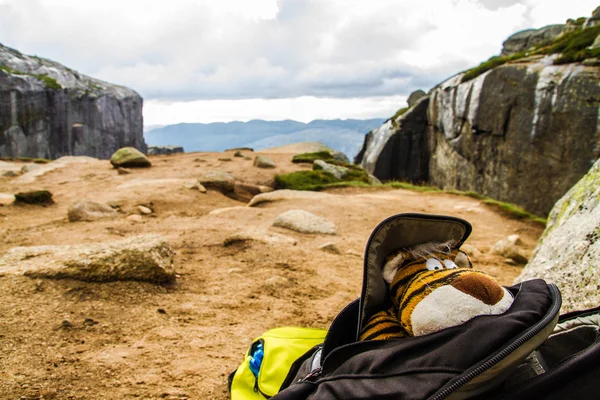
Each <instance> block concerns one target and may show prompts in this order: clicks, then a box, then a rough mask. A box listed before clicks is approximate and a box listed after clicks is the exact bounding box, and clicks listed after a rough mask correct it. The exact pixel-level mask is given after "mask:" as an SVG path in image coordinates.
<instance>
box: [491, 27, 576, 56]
mask: <svg viewBox="0 0 600 400" xmlns="http://www.w3.org/2000/svg"><path fill="white" fill-rule="evenodd" d="M564 28H565V25H548V26H545V27H543V28H540V29H526V30H524V31H520V32H517V33H515V34H514V35H512V36H510V37H509V38H508V39H506V41H505V42H504V43H503V44H502V45H503V47H502V53H501V55H503V56H510V55H513V54H516V53H520V52H522V51H525V50H528V49H530V48H532V47H535V46H539V45H546V44H549V43H550V42H552V40H554V39H555V38H556V37H557V36H558V35H560V34H561V33H562V32H563V29H564Z"/></svg>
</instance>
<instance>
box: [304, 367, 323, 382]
mask: <svg viewBox="0 0 600 400" xmlns="http://www.w3.org/2000/svg"><path fill="white" fill-rule="evenodd" d="M322 372H323V369H322V368H321V367H319V368H317V369H315V370H314V371H310V373H309V374H308V375H306V376H305V377H304V378H302V379H300V382H314V381H315V380H316V379H317V378H319V377H320V376H321V373H322Z"/></svg>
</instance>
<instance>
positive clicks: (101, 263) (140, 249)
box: [0, 235, 175, 282]
mask: <svg viewBox="0 0 600 400" xmlns="http://www.w3.org/2000/svg"><path fill="white" fill-rule="evenodd" d="M3 274H17V275H25V276H29V277H32V278H49V279H77V280H82V281H90V282H107V281H117V280H137V281H150V282H166V281H170V280H172V279H174V278H175V270H174V269H173V250H172V249H171V246H170V245H169V244H168V243H167V242H166V241H165V240H164V239H163V238H162V237H161V236H158V235H144V236H136V237H133V238H129V239H125V240H121V241H118V242H110V243H94V244H85V245H74V246H36V247H15V248H13V249H11V250H9V251H8V252H7V253H6V254H5V255H4V256H3V257H2V258H0V275H3Z"/></svg>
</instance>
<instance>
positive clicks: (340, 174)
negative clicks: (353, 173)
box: [313, 160, 348, 180]
mask: <svg viewBox="0 0 600 400" xmlns="http://www.w3.org/2000/svg"><path fill="white" fill-rule="evenodd" d="M313 170H323V171H324V172H327V173H328V174H331V175H333V176H334V177H335V178H336V179H339V180H343V179H344V178H345V177H346V176H348V168H346V167H342V166H339V165H333V164H329V163H326V162H325V161H323V160H315V161H314V162H313Z"/></svg>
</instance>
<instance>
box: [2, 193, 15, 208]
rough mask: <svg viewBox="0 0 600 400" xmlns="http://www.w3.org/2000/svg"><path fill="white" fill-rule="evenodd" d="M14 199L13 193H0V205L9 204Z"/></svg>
mask: <svg viewBox="0 0 600 400" xmlns="http://www.w3.org/2000/svg"><path fill="white" fill-rule="evenodd" d="M15 201H16V197H15V195H14V194H10V193H0V206H10V205H11V204H13V203H14V202H15Z"/></svg>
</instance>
